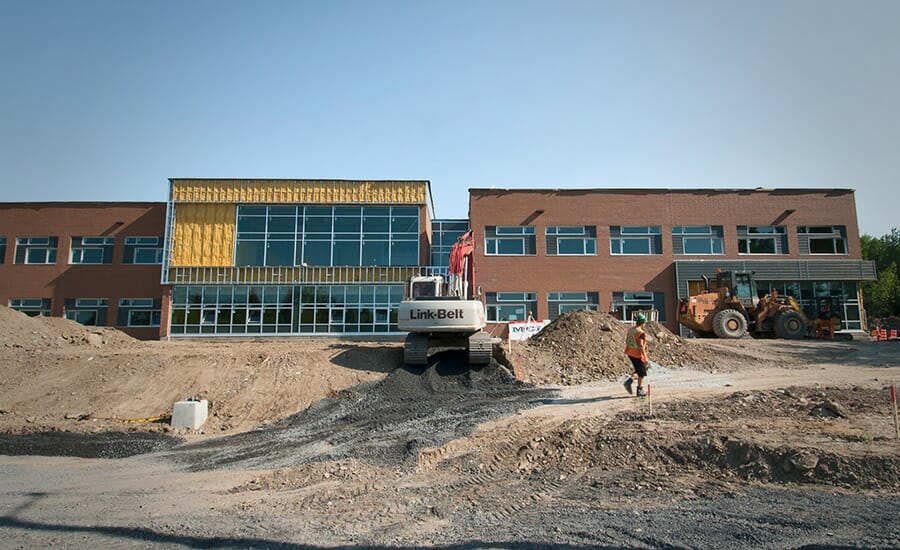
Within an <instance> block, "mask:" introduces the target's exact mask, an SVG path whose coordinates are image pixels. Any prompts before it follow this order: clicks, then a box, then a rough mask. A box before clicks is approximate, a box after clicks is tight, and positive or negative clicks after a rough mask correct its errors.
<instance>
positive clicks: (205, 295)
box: [171, 285, 403, 335]
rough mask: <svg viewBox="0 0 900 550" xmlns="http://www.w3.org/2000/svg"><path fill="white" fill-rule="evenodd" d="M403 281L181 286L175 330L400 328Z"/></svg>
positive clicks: (284, 332) (175, 306)
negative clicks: (395, 282) (345, 283)
mask: <svg viewBox="0 0 900 550" xmlns="http://www.w3.org/2000/svg"><path fill="white" fill-rule="evenodd" d="M402 297H403V285H307V286H263V285H238V286H176V287H174V288H173V289H172V326H171V333H172V334H173V335H189V334H233V335H243V334H260V335H279V334H280V335H290V334H301V333H303V334H348V333H349V334H354V333H362V334H366V333H381V332H383V333H387V332H397V307H398V305H399V303H400V300H401V298H402Z"/></svg>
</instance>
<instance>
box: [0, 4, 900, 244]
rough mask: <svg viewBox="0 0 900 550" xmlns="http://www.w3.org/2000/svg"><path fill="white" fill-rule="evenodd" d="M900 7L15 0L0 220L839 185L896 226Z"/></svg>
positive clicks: (862, 213)
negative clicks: (245, 199) (233, 183)
mask: <svg viewBox="0 0 900 550" xmlns="http://www.w3.org/2000/svg"><path fill="white" fill-rule="evenodd" d="M898 24H900V1H897V0H883V1H882V0H865V1H862V2H860V1H851V0H848V1H842V2H836V1H830V0H804V1H790V0H773V1H766V0H747V1H744V2H739V1H736V0H735V1H724V2H723V1H718V0H711V1H702V2H698V1H668V0H666V1H639V0H638V1H634V0H625V1H621V2H618V1H603V0H595V1H585V2H566V1H546V2H530V1H522V0H515V1H508V2H507V1H494V0H491V1H488V0H482V1H477V2H469V1H452V2H437V1H430V0H421V1H416V2H402V1H390V0H377V1H375V0H372V1H354V2H344V1H334V0H322V1H319V2H302V1H219V0H217V1H189V0H188V1H165V0H163V1H161V0H147V1H136V0H130V1H126V0H78V1H76V0H65V1H62V0H61V1H44V0H0V71H2V72H0V165H2V176H0V178H2V179H0V191H2V193H0V201H3V202H8V201H48V200H63V201H93V200H108V201H163V200H165V199H166V197H167V189H168V187H167V178H169V177H247V178H264V177H277V178H346V179H429V180H431V182H432V191H433V195H434V203H435V208H436V213H437V215H438V216H439V217H466V216H467V201H468V196H467V193H466V190H467V189H469V188H472V187H501V188H518V187H531V188H534V187H539V188H545V187H550V188H576V187H589V188H603V187H669V188H678V187H720V188H733V187H760V186H761V187H841V188H853V189H856V190H857V195H856V199H857V210H858V213H859V219H860V229H861V231H862V232H864V233H869V234H872V235H882V234H885V233H888V232H889V231H890V229H891V228H892V227H896V226H898V225H900V222H898V221H897V220H898V219H900V216H898V214H897V211H898V210H900V199H898V194H900V186H898V184H897V183H898V179H900V32H898Z"/></svg>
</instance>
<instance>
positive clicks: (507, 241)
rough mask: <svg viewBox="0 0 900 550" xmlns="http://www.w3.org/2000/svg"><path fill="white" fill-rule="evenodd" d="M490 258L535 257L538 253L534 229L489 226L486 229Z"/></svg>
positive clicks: (485, 243) (485, 241)
mask: <svg viewBox="0 0 900 550" xmlns="http://www.w3.org/2000/svg"><path fill="white" fill-rule="evenodd" d="M484 237H485V240H484V253H485V254H486V255H488V256H533V255H534V254H536V253H537V249H536V241H535V236H534V227H532V226H518V225H516V226H502V225H496V226H495V225H489V226H487V227H485V228H484Z"/></svg>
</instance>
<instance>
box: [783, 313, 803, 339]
mask: <svg viewBox="0 0 900 550" xmlns="http://www.w3.org/2000/svg"><path fill="white" fill-rule="evenodd" d="M775 336H777V337H779V338H784V339H785V340H800V339H801V338H804V337H805V336H806V321H805V320H804V319H803V316H802V315H800V312H799V311H794V310H792V309H789V310H787V311H782V312H781V313H779V314H778V315H776V316H775Z"/></svg>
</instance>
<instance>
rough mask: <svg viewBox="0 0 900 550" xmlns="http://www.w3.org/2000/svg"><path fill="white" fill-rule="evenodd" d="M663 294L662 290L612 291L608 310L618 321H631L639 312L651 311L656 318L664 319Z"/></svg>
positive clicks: (664, 304)
mask: <svg viewBox="0 0 900 550" xmlns="http://www.w3.org/2000/svg"><path fill="white" fill-rule="evenodd" d="M665 306H666V303H665V294H664V293H662V292H651V291H644V290H642V291H633V292H624V291H623V292H613V295H612V304H611V305H610V308H609V312H610V314H612V315H613V316H615V317H616V318H617V319H619V320H620V321H627V322H631V321H633V320H634V316H635V315H636V314H637V313H639V312H651V313H652V314H655V315H656V320H658V321H660V322H665V320H666V308H665Z"/></svg>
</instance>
